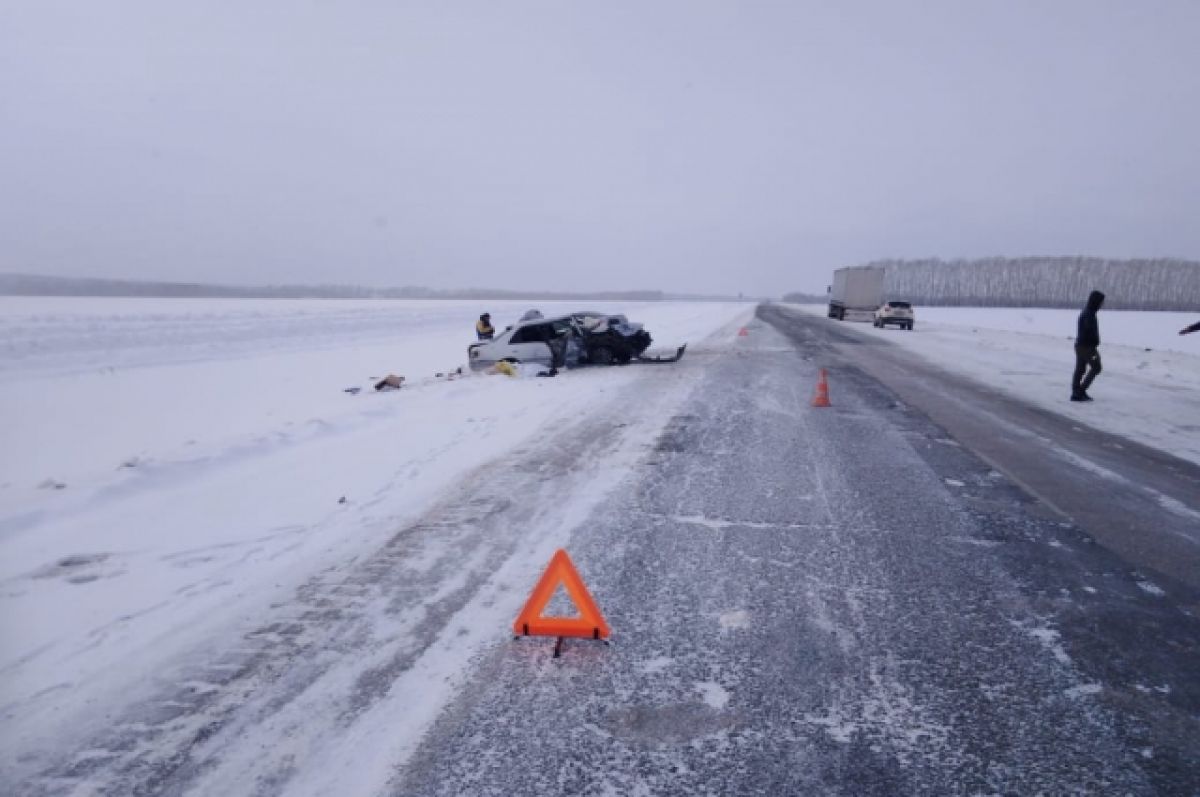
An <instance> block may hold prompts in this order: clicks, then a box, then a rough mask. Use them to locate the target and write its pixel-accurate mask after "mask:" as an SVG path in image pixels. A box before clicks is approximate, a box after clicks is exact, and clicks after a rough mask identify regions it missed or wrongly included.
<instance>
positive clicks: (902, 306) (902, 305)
mask: <svg viewBox="0 0 1200 797" xmlns="http://www.w3.org/2000/svg"><path fill="white" fill-rule="evenodd" d="M888 307H891V308H893V309H896V310H907V309H909V308H911V307H912V305H911V304H909V303H908V302H888Z"/></svg>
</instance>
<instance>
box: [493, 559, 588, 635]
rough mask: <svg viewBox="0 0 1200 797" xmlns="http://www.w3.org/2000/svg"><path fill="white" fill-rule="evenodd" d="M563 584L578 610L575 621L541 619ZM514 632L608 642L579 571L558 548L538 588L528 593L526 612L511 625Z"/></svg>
mask: <svg viewBox="0 0 1200 797" xmlns="http://www.w3.org/2000/svg"><path fill="white" fill-rule="evenodd" d="M559 584H562V585H563V587H565V588H566V590H567V595H569V596H570V597H571V600H572V601H573V602H574V603H575V607H576V608H577V609H579V616H578V617H542V612H543V611H545V609H546V604H548V603H549V602H550V598H551V597H553V595H554V592H555V590H557V589H558V585H559ZM513 632H514V633H516V634H522V635H524V636H560V637H562V636H569V637H585V638H587V639H608V635H609V633H610V632H609V630H608V623H606V622H604V617H603V616H602V615H601V614H600V609H599V608H597V606H596V602H595V601H594V600H592V596H591V594H590V593H589V592H588V591H587V587H585V586H584V585H583V579H581V578H580V577H579V571H578V570H576V569H575V565H574V564H572V563H571V557H569V556H567V552H566V551H564V550H563V549H562V548H559V549H558V550H557V551H555V552H554V556H552V557H550V564H549V565H547V567H546V572H545V573H542V577H541V578H540V579H538V583H537V586H535V587H534V588H533V592H531V593H529V600H527V601H525V608H524V609H522V610H521V613H520V614H519V615H518V616H517V620H516V622H514V623H513Z"/></svg>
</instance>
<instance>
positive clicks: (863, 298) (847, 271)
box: [829, 266, 883, 321]
mask: <svg viewBox="0 0 1200 797" xmlns="http://www.w3.org/2000/svg"><path fill="white" fill-rule="evenodd" d="M882 303H883V266H852V267H850V268H839V269H838V270H837V271H835V272H833V285H831V286H829V317H830V318H836V319H838V320H841V321H844V320H845V319H846V313H849V312H866V313H871V314H874V312H875V311H876V310H877V309H878V308H879V305H880V304H882ZM864 320H865V319H864Z"/></svg>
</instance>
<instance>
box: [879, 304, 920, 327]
mask: <svg viewBox="0 0 1200 797" xmlns="http://www.w3.org/2000/svg"><path fill="white" fill-rule="evenodd" d="M914 320H915V318H914V316H913V306H912V304H910V303H909V302H884V303H883V304H881V305H879V309H878V310H876V311H875V326H877V327H879V328H881V329H882V328H883V327H886V326H887V325H888V324H895V325H897V326H898V327H900V328H901V329H912V328H913V321H914Z"/></svg>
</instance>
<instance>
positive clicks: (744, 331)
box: [738, 327, 750, 338]
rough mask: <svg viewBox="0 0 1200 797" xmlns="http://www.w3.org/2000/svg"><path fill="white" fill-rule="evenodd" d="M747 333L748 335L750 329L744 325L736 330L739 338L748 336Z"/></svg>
mask: <svg viewBox="0 0 1200 797" xmlns="http://www.w3.org/2000/svg"><path fill="white" fill-rule="evenodd" d="M749 335H750V330H748V329H746V328H745V327H742V328H741V329H739V330H738V337H739V338H744V337H748V336H749Z"/></svg>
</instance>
